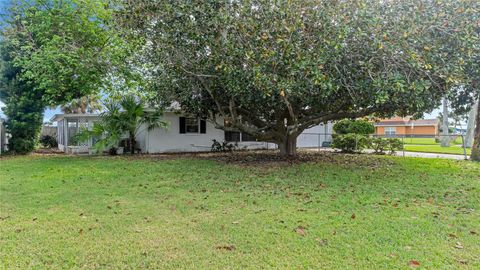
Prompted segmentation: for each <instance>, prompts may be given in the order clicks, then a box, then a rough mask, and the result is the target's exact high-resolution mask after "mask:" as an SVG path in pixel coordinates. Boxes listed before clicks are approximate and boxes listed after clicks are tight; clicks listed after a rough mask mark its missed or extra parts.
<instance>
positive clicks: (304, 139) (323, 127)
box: [297, 122, 333, 147]
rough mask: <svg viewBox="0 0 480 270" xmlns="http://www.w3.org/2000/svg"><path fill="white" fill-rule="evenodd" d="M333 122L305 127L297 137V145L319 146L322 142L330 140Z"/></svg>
mask: <svg viewBox="0 0 480 270" xmlns="http://www.w3.org/2000/svg"><path fill="white" fill-rule="evenodd" d="M332 133H333V124H332V123H331V122H328V123H327V124H320V125H318V126H314V127H311V128H309V129H306V130H305V131H304V132H302V134H300V136H298V139H297V147H321V146H322V144H323V143H324V142H331V141H332V135H331V134H332Z"/></svg>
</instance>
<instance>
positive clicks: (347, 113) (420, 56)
mask: <svg viewBox="0 0 480 270" xmlns="http://www.w3.org/2000/svg"><path fill="white" fill-rule="evenodd" d="M123 4H124V8H125V14H120V16H118V17H117V18H118V20H119V21H120V22H121V23H122V24H123V25H124V26H126V27H127V28H128V29H129V30H130V33H129V34H130V37H133V38H134V39H136V40H139V39H141V40H144V41H145V43H144V44H143V46H144V47H143V50H142V51H143V52H145V61H146V62H148V63H150V64H151V65H152V66H153V67H155V68H154V69H152V70H151V72H152V74H153V76H152V78H153V79H152V81H151V87H152V89H154V91H157V94H158V97H161V98H162V99H163V100H165V98H168V99H172V100H175V101H178V102H180V104H181V105H182V106H183V109H184V110H186V111H189V112H191V113H196V114H200V115H203V116H208V117H209V118H210V119H211V120H212V121H213V122H214V123H215V124H216V125H217V127H220V128H223V129H238V130H241V131H242V132H246V133H248V134H251V135H254V136H255V137H257V138H258V139H259V140H263V141H270V142H275V143H277V144H278V145H279V147H280V150H281V152H282V153H284V154H290V155H294V154H295V148H296V137H297V136H298V135H299V134H300V133H301V132H302V131H303V130H305V129H306V128H309V127H311V126H313V125H317V124H319V123H322V122H327V121H332V120H337V119H342V118H356V117H362V116H366V115H371V114H375V115H376V116H380V117H388V116H392V115H395V114H396V115H416V116H418V115H421V114H422V113H424V112H427V111H431V110H433V109H434V108H436V107H438V106H439V104H440V100H441V98H442V97H443V96H444V95H445V94H446V93H447V92H448V91H449V89H451V88H452V87H454V86H458V85H465V86H467V87H465V88H464V89H465V90H466V91H470V93H472V92H473V91H474V88H473V87H470V86H471V85H472V84H473V81H474V80H476V79H478V78H479V76H478V72H479V69H478V62H479V61H478V56H479V44H480V42H479V27H480V26H479V24H480V22H479V18H478V14H479V13H480V10H479V4H478V2H477V1H475V0H459V1H437V0H428V1H414V0H406V1H405V0H393V1H381V0H362V1H358V0H337V1H331V0H312V1H304V0H292V1H267V0H247V1H222V2H219V1H187V0H178V1H167V0H159V1H149V0H144V1H124V3H123ZM127 11H128V12H127ZM219 116H220V117H219Z"/></svg>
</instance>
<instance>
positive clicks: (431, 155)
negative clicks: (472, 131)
mask: <svg viewBox="0 0 480 270" xmlns="http://www.w3.org/2000/svg"><path fill="white" fill-rule="evenodd" d="M303 149H305V150H308V151H327V152H335V151H336V150H334V149H332V148H320V149H319V148H303ZM362 152H364V153H369V154H371V153H373V150H370V149H366V150H363V151H362ZM395 156H397V157H403V156H405V157H419V158H445V159H456V160H465V156H464V155H454V154H441V153H424V152H408V151H405V152H403V151H398V152H396V153H395ZM467 158H470V156H468V155H467Z"/></svg>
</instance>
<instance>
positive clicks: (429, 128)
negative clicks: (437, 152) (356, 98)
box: [373, 117, 439, 137]
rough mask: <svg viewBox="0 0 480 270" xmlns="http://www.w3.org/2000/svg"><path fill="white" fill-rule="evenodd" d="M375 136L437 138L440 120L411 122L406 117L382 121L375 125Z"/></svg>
mask: <svg viewBox="0 0 480 270" xmlns="http://www.w3.org/2000/svg"><path fill="white" fill-rule="evenodd" d="M373 125H374V126H375V135H378V136H392V137H394V136H397V135H401V136H407V137H413V136H437V135H438V125H439V120H438V119H419V120H411V119H410V118H405V117H394V118H390V119H382V120H380V121H378V122H375V123H373Z"/></svg>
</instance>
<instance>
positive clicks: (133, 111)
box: [76, 95, 167, 154]
mask: <svg viewBox="0 0 480 270" xmlns="http://www.w3.org/2000/svg"><path fill="white" fill-rule="evenodd" d="M105 109H106V110H105V112H103V113H102V114H100V121H99V122H96V123H95V124H94V125H93V127H92V129H90V130H89V129H83V130H81V131H80V132H79V133H78V134H77V136H76V140H77V141H85V140H88V139H91V138H100V139H99V140H98V141H97V142H96V143H95V145H94V147H95V149H96V150H97V151H102V150H104V149H107V148H112V147H116V146H118V143H119V142H120V140H121V138H122V135H124V134H128V141H129V147H128V148H129V150H130V153H131V154H134V153H135V144H136V136H137V135H138V133H139V132H140V131H141V128H146V129H148V130H149V131H150V130H153V129H155V128H163V127H166V126H167V124H166V123H165V122H164V121H162V120H161V117H162V111H160V110H148V109H146V108H145V103H144V102H143V101H142V100H141V99H138V98H136V97H135V96H133V95H128V96H125V97H123V98H122V99H121V100H120V101H115V100H110V101H109V102H108V103H106V104H105Z"/></svg>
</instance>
